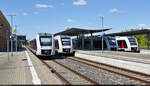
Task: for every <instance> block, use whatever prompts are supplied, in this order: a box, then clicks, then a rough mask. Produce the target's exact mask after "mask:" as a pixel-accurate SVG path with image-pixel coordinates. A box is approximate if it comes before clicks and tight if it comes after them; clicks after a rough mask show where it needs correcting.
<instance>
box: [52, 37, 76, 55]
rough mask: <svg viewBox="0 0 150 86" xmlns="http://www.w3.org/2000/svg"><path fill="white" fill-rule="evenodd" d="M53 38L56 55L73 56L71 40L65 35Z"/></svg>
mask: <svg viewBox="0 0 150 86" xmlns="http://www.w3.org/2000/svg"><path fill="white" fill-rule="evenodd" d="M54 38H55V51H56V53H57V54H70V55H74V54H75V51H74V49H73V43H72V38H71V37H70V36H66V35H57V36H55V37H54Z"/></svg>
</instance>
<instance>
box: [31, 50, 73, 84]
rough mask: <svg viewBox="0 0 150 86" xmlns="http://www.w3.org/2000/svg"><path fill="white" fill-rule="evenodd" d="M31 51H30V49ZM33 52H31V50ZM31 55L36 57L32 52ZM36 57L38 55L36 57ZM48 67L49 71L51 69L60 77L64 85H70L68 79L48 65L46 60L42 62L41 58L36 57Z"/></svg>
mask: <svg viewBox="0 0 150 86" xmlns="http://www.w3.org/2000/svg"><path fill="white" fill-rule="evenodd" d="M28 50H29V51H31V50H30V49H28ZM31 52H32V51H31ZM32 53H33V52H32ZM33 55H34V56H35V57H37V56H36V55H35V54H34V53H33ZM37 58H38V57H37ZM38 59H39V60H40V61H41V62H42V63H43V64H44V65H45V66H46V67H47V68H48V69H50V70H51V72H52V71H53V73H55V74H56V76H57V77H58V78H59V79H61V80H62V81H63V82H64V83H65V85H71V84H70V83H69V81H68V80H66V79H65V78H64V77H63V76H61V75H60V74H59V73H58V72H57V71H56V70H55V69H53V68H52V67H51V66H50V65H48V64H47V63H46V62H44V61H43V60H42V59H40V58H38Z"/></svg>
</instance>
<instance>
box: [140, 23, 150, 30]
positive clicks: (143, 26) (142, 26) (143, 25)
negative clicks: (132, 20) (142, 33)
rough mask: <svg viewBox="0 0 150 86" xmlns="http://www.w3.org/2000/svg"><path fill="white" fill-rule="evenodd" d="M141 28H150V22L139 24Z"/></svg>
mask: <svg viewBox="0 0 150 86" xmlns="http://www.w3.org/2000/svg"><path fill="white" fill-rule="evenodd" d="M138 27H139V28H145V29H150V24H138Z"/></svg>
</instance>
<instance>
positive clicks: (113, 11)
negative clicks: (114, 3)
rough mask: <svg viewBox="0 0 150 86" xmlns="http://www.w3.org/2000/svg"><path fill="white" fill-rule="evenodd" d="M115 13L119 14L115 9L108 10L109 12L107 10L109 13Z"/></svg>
mask: <svg viewBox="0 0 150 86" xmlns="http://www.w3.org/2000/svg"><path fill="white" fill-rule="evenodd" d="M117 12H119V10H118V9H116V8H113V9H110V10H109V13H117Z"/></svg>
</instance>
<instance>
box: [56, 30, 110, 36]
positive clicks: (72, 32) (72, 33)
mask: <svg viewBox="0 0 150 86" xmlns="http://www.w3.org/2000/svg"><path fill="white" fill-rule="evenodd" d="M110 29H111V28H107V29H99V30H97V29H96V30H89V29H81V28H69V29H66V30H65V31H62V32H58V33H56V34H54V35H69V36H77V35H82V34H90V33H97V32H102V31H107V30H110Z"/></svg>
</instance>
